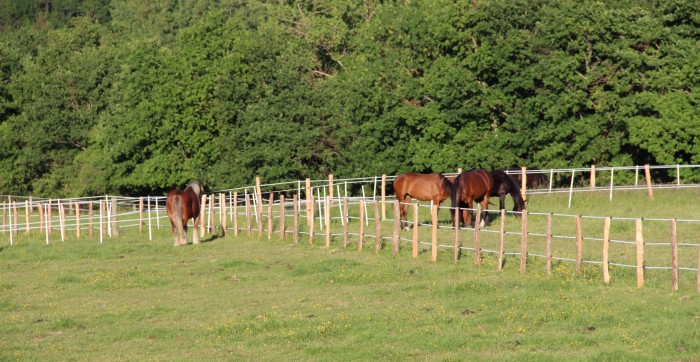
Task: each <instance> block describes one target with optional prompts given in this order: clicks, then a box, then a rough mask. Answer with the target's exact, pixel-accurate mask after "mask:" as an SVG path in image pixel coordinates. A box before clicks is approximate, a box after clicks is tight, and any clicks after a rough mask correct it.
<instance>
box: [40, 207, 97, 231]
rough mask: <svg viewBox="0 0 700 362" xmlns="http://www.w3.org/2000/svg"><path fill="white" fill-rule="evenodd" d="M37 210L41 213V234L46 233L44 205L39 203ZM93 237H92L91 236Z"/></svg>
mask: <svg viewBox="0 0 700 362" xmlns="http://www.w3.org/2000/svg"><path fill="white" fill-rule="evenodd" d="M37 210H38V211H39V232H40V233H43V232H44V204H42V203H39V204H38V205H37ZM90 237H92V235H90Z"/></svg>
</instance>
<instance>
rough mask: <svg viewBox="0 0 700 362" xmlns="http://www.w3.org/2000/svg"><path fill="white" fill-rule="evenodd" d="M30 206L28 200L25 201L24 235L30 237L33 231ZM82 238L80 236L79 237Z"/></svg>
mask: <svg viewBox="0 0 700 362" xmlns="http://www.w3.org/2000/svg"><path fill="white" fill-rule="evenodd" d="M30 207H31V206H30V204H29V201H28V200H24V234H25V235H29V229H31V227H30V225H29V210H30ZM78 237H80V235H78Z"/></svg>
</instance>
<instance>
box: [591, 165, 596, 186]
mask: <svg viewBox="0 0 700 362" xmlns="http://www.w3.org/2000/svg"><path fill="white" fill-rule="evenodd" d="M590 187H591V188H592V189H594V188H595V165H591V186H590Z"/></svg>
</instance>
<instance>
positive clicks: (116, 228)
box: [112, 197, 119, 237]
mask: <svg viewBox="0 0 700 362" xmlns="http://www.w3.org/2000/svg"><path fill="white" fill-rule="evenodd" d="M118 215H119V205H118V204H117V198H116V197H113V198H112V236H114V237H119V222H118V221H117V216H118Z"/></svg>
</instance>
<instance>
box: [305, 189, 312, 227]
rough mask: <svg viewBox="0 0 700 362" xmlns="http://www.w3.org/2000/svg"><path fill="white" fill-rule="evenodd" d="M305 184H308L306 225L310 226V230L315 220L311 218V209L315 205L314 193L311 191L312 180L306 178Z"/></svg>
mask: <svg viewBox="0 0 700 362" xmlns="http://www.w3.org/2000/svg"><path fill="white" fill-rule="evenodd" d="M305 182H306V184H305V185H306V188H305V190H306V205H305V206H306V225H307V226H309V228H310V227H311V224H313V222H314V218H313V217H309V214H311V208H312V207H313V205H314V203H313V198H314V192H313V190H312V189H311V179H310V178H306V181H305Z"/></svg>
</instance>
